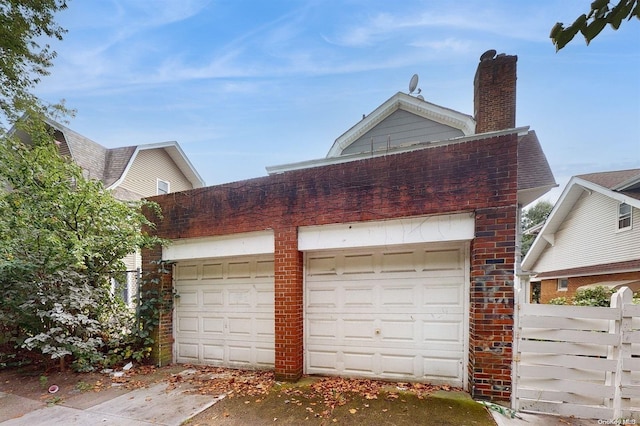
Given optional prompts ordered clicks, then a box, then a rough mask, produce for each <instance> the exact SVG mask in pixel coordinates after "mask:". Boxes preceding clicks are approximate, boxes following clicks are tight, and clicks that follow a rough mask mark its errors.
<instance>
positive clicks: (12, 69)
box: [0, 0, 68, 130]
mask: <svg viewBox="0 0 640 426" xmlns="http://www.w3.org/2000/svg"><path fill="white" fill-rule="evenodd" d="M67 3H68V1H67V0H29V1H25V0H3V1H2V2H0V124H1V125H0V129H1V128H4V127H5V126H6V127H10V126H11V125H12V124H13V122H14V121H15V120H16V119H17V118H18V117H19V116H20V115H22V114H23V113H24V112H25V111H26V110H27V109H31V110H38V111H40V112H46V111H47V109H48V106H45V105H43V104H42V103H41V102H40V101H39V100H38V99H37V98H36V97H35V96H34V95H33V94H32V93H31V91H32V89H33V88H34V87H35V86H36V85H37V84H38V82H39V81H40V79H41V78H42V77H43V76H46V75H48V74H49V68H50V67H51V66H52V61H53V59H54V58H55V56H56V53H55V51H53V50H52V49H51V47H50V46H49V45H48V44H42V43H43V41H44V40H46V39H47V38H49V39H50V38H53V39H58V40H62V37H63V35H64V33H65V32H66V31H65V30H64V29H63V28H62V27H61V26H60V25H58V24H57V23H56V22H55V20H54V18H55V14H56V13H57V12H59V11H61V10H64V9H66V8H67ZM54 108H56V107H55V106H54ZM3 121H4V122H3ZM5 130H6V129H5Z"/></svg>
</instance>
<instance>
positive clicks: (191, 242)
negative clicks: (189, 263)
mask: <svg viewBox="0 0 640 426" xmlns="http://www.w3.org/2000/svg"><path fill="white" fill-rule="evenodd" d="M274 247H275V244H274V235H273V231H272V230H268V231H259V232H245V233H240V234H232V235H222V236H216V237H204V238H185V239H179V240H174V241H173V242H172V243H171V244H170V245H168V246H165V247H162V260H186V259H207V258H213V257H228V256H246V255H255V254H273V252H274Z"/></svg>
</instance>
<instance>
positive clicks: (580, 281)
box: [540, 271, 640, 303]
mask: <svg viewBox="0 0 640 426" xmlns="http://www.w3.org/2000/svg"><path fill="white" fill-rule="evenodd" d="M630 280H640V271H635V272H623V273H619V274H603V275H589V276H584V277H570V278H568V288H567V290H566V291H558V280H557V279H556V278H552V279H545V280H542V281H541V283H540V303H549V301H550V300H551V299H554V298H556V297H566V298H567V300H568V301H569V303H571V299H573V297H574V296H575V295H576V291H577V290H578V287H581V286H583V285H589V284H595V283H599V282H603V281H630Z"/></svg>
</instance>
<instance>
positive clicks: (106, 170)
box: [18, 119, 205, 303]
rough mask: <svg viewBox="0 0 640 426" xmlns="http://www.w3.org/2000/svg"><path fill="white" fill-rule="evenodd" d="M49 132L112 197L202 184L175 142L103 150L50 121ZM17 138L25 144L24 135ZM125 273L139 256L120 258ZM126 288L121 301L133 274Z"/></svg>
mask: <svg viewBox="0 0 640 426" xmlns="http://www.w3.org/2000/svg"><path fill="white" fill-rule="evenodd" d="M46 122H47V124H48V125H49V126H50V127H51V128H52V130H53V137H54V141H55V142H56V144H57V145H58V149H59V151H60V154H61V155H63V156H68V157H70V158H71V159H72V160H73V162H74V163H76V164H77V165H78V166H80V167H81V168H82V171H83V175H84V177H85V178H88V179H97V180H100V181H102V183H103V184H104V187H105V188H106V189H107V190H110V191H112V193H113V195H114V197H115V198H117V199H119V200H122V201H136V200H140V199H142V198H148V197H151V196H155V195H159V194H167V193H169V192H177V191H184V190H187V189H194V188H201V187H203V186H204V185H205V182H204V180H202V178H201V177H200V175H199V174H198V172H197V171H196V169H195V168H194V167H193V165H192V164H191V162H190V161H189V159H188V158H187V156H186V155H185V153H184V152H183V151H182V148H180V145H178V143H177V142H161V143H154V144H144V145H133V146H126V147H119V148H106V147H104V146H102V145H100V144H98V143H96V142H94V141H92V140H91V139H89V138H87V137H85V136H82V135H80V134H78V133H77V132H74V131H73V130H71V129H69V128H67V127H65V126H63V125H62V124H60V123H57V122H55V121H53V120H49V119H47V120H46ZM18 136H19V137H20V138H21V139H22V140H23V141H25V142H27V143H28V142H29V138H28V136H27V135H26V134H24V133H23V132H21V131H18ZM124 261H125V265H126V267H127V270H128V271H132V272H133V271H136V270H137V269H139V268H140V267H141V258H140V254H139V253H132V254H131V255H129V256H127V258H126V259H124ZM126 281H127V283H126V286H125V285H124V283H121V284H120V287H121V291H122V294H123V296H124V299H125V301H127V302H128V303H130V302H131V300H132V297H133V296H135V294H134V292H135V288H136V284H135V274H133V273H131V274H127V279H126Z"/></svg>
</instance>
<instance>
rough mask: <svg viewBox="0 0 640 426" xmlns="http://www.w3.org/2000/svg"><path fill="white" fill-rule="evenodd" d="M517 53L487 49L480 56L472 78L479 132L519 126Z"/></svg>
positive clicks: (474, 108) (475, 114)
mask: <svg viewBox="0 0 640 426" xmlns="http://www.w3.org/2000/svg"><path fill="white" fill-rule="evenodd" d="M517 61H518V57H517V56H515V55H514V56H508V55H505V54H504V53H501V54H499V55H497V56H496V51H495V50H488V51H486V52H485V53H483V54H482V56H480V64H478V69H477V70H476V76H475V78H474V81H473V88H474V90H473V97H474V99H473V114H474V116H475V120H476V133H485V132H493V131H498V130H504V129H512V128H514V127H515V126H516V62H517Z"/></svg>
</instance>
